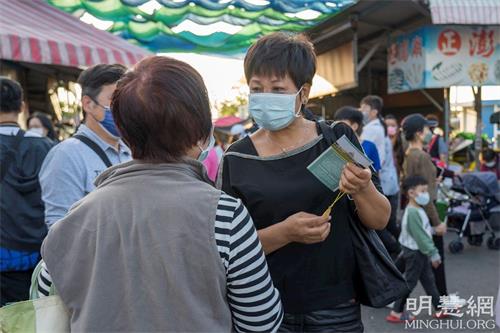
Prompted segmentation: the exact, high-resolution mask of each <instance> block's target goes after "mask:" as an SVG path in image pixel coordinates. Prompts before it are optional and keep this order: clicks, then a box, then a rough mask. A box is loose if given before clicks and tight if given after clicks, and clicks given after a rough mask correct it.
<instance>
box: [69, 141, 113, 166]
mask: <svg viewBox="0 0 500 333" xmlns="http://www.w3.org/2000/svg"><path fill="white" fill-rule="evenodd" d="M73 138H75V139H77V140H80V141H81V142H83V143H84V144H86V145H87V146H88V147H89V148H90V149H92V150H93V151H94V153H96V154H97V156H99V157H100V158H101V160H102V161H103V163H104V164H105V165H106V167H107V168H109V167H110V166H112V165H113V164H112V163H111V161H110V160H109V158H108V156H107V155H106V153H105V152H104V150H102V149H101V147H99V146H98V145H97V143H95V142H94V141H92V140H91V139H89V138H87V137H86V136H85V135H81V134H76V135H73Z"/></svg>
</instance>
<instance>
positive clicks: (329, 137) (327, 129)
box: [318, 121, 338, 145]
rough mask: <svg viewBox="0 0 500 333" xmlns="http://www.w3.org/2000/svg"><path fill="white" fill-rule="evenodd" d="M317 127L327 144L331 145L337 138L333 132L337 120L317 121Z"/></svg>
mask: <svg viewBox="0 0 500 333" xmlns="http://www.w3.org/2000/svg"><path fill="white" fill-rule="evenodd" d="M318 124H319V129H320V130H321V134H323V138H325V140H326V142H327V143H328V144H329V145H333V144H334V143H335V141H336V140H337V137H336V135H335V133H334V132H333V128H334V127H335V125H337V124H338V121H334V122H333V123H331V124H328V123H327V122H325V121H319V122H318Z"/></svg>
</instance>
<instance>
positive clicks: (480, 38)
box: [387, 25, 500, 93]
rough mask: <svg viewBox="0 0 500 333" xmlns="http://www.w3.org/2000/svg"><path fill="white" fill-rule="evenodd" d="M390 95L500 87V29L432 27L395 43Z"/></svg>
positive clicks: (391, 52)
mask: <svg viewBox="0 0 500 333" xmlns="http://www.w3.org/2000/svg"><path fill="white" fill-rule="evenodd" d="M387 54H388V71H387V73H388V77H387V81H388V85H387V86H388V92H389V93H397V92H404V91H410V90H417V89H424V88H443V87H449V86H453V85H475V86H482V85H499V84H500V26H449V25H444V26H428V27H424V28H421V29H419V30H417V31H415V32H413V33H411V34H407V35H404V36H399V37H397V38H396V39H394V40H392V41H391V43H390V45H389V48H388V50H387Z"/></svg>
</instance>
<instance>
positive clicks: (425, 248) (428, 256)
mask: <svg viewBox="0 0 500 333" xmlns="http://www.w3.org/2000/svg"><path fill="white" fill-rule="evenodd" d="M403 190H404V192H405V194H406V195H407V196H408V201H409V202H408V206H407V207H406V209H405V212H404V214H403V219H402V221H401V234H400V235H399V243H400V244H401V245H402V247H403V258H404V259H405V264H406V267H405V273H404V275H405V278H406V281H407V282H408V287H409V288H410V292H409V293H408V294H407V295H406V296H405V297H403V298H402V299H400V300H398V301H397V302H396V303H395V304H394V308H393V310H392V311H391V313H390V314H389V315H388V316H387V317H386V320H387V321H388V322H391V323H404V322H405V321H406V322H408V321H412V320H414V319H415V317H414V316H412V315H411V314H409V313H407V312H406V311H404V309H405V304H406V300H407V298H408V297H409V296H410V293H411V292H412V291H413V289H414V288H415V287H416V285H417V283H418V281H420V283H421V284H422V286H423V287H424V289H425V291H426V293H427V295H429V296H432V305H433V306H434V309H435V310H436V313H435V314H434V317H435V318H444V317H445V315H444V314H443V313H442V312H440V311H439V306H440V301H439V296H440V295H439V292H438V289H437V287H436V282H435V280H434V275H433V273H432V267H433V268H437V267H439V266H440V265H441V256H440V255H439V251H438V249H437V248H436V246H435V245H434V242H433V241H432V234H433V233H434V231H433V229H432V227H431V224H430V223H429V218H428V217H427V214H426V213H425V211H424V210H423V208H422V207H423V206H426V205H427V204H428V203H429V202H430V196H429V192H428V188H427V180H426V179H425V178H424V177H422V176H418V175H414V176H409V177H407V178H405V180H404V181H403ZM431 265H432V267H431Z"/></svg>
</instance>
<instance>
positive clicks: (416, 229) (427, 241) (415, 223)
mask: <svg viewBox="0 0 500 333" xmlns="http://www.w3.org/2000/svg"><path fill="white" fill-rule="evenodd" d="M407 219H408V220H407V224H406V225H407V228H408V233H409V234H410V236H411V237H412V238H413V239H414V240H415V242H416V243H417V246H418V250H419V251H420V252H422V253H423V254H425V255H426V256H428V257H429V258H431V260H432V261H437V260H440V259H441V258H440V256H439V251H438V249H437V248H436V246H435V245H434V242H433V241H432V238H431V237H429V235H428V234H427V233H426V232H425V229H424V226H423V225H422V221H421V219H420V215H419V214H418V212H417V211H416V210H413V209H412V210H410V211H408V216H407Z"/></svg>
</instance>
